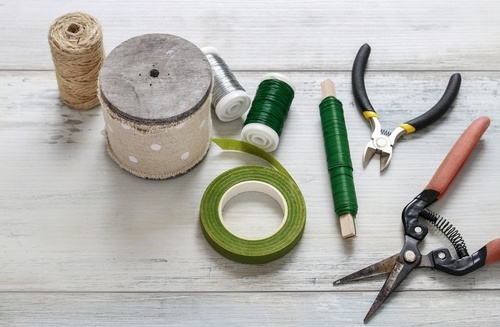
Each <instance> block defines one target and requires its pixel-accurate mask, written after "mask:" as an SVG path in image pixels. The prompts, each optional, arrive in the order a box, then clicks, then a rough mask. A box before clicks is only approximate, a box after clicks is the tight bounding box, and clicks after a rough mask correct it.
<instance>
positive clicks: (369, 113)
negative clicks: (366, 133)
mask: <svg viewBox="0 0 500 327" xmlns="http://www.w3.org/2000/svg"><path fill="white" fill-rule="evenodd" d="M363 116H365V119H367V120H368V119H370V118H372V117H375V118H378V115H377V113H376V112H375V111H370V110H365V111H363Z"/></svg>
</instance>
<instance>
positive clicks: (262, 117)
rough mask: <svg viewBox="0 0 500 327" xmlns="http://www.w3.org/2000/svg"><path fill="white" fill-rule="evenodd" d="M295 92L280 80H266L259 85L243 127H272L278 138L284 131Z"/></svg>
mask: <svg viewBox="0 0 500 327" xmlns="http://www.w3.org/2000/svg"><path fill="white" fill-rule="evenodd" d="M294 93H295V92H294V91H293V88H292V87H291V86H290V85H288V84H287V83H285V82H283V81H281V80H278V79H272V78H271V79H265V80H264V81H262V82H261V83H260V84H259V87H258V89H257V92H256V94H255V98H254V100H253V102H252V106H251V107H250V111H249V112H248V114H247V118H246V120H245V122H244V123H243V126H245V125H248V124H252V123H257V124H262V125H265V126H268V127H270V128H271V129H273V130H274V131H275V132H276V134H278V136H280V135H281V132H282V131H283V126H284V125H285V121H286V118H287V116H288V111H289V110H290V106H291V105H292V101H293V97H294V95H295V94H294Z"/></svg>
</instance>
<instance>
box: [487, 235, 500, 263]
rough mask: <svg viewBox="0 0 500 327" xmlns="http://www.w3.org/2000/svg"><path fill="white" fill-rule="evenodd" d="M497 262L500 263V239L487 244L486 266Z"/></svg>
mask: <svg viewBox="0 0 500 327" xmlns="http://www.w3.org/2000/svg"><path fill="white" fill-rule="evenodd" d="M497 261H500V238H497V239H496V240H493V241H489V242H488V244H486V264H487V265H489V264H491V263H495V262H497Z"/></svg>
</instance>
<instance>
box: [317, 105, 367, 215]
mask: <svg viewBox="0 0 500 327" xmlns="http://www.w3.org/2000/svg"><path fill="white" fill-rule="evenodd" d="M319 110H320V116H321V125H322V128H323V139H324V143H325V151H326V160H327V164H328V173H329V174H330V182H331V187H332V195H333V202H334V206H335V213H336V214H337V216H339V217H340V216H342V215H344V214H347V213H350V214H352V215H353V216H356V214H357V212H358V203H357V199H356V190H355V188H354V178H353V168H352V161H351V153H350V151H349V140H348V137H347V128H346V125H345V119H344V110H343V108H342V102H340V101H339V100H338V99H337V98H335V97H334V96H328V97H326V98H324V99H323V101H321V103H320V105H319Z"/></svg>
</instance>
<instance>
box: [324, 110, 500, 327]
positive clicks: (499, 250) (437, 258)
mask: <svg viewBox="0 0 500 327" xmlns="http://www.w3.org/2000/svg"><path fill="white" fill-rule="evenodd" d="M489 124H490V119H489V118H488V117H480V118H478V119H476V120H475V121H474V122H473V123H472V124H471V125H470V126H469V127H468V128H467V129H466V130H465V132H464V133H463V134H462V136H461V137H460V138H459V139H458V140H457V142H456V143H455V145H454V146H453V148H452V149H451V150H450V152H449V153H448V155H447V156H446V158H445V159H444V161H443V162H442V163H441V165H440V166H439V168H438V169H437V171H436V173H435V174H434V176H433V177H432V179H431V180H430V182H429V184H428V185H427V186H426V187H425V189H424V190H423V191H422V192H421V193H420V194H419V195H417V196H416V197H415V198H414V199H413V200H412V201H411V202H410V203H408V204H407V205H406V207H405V208H404V209H403V212H402V220H403V226H404V245H403V248H402V249H401V252H399V253H398V254H395V255H393V256H391V257H389V258H387V259H384V260H382V261H380V262H377V263H375V264H373V265H371V266H368V267H366V268H364V269H361V270H359V271H357V272H355V273H353V274H350V275H348V276H346V277H343V278H341V279H339V280H337V281H335V282H334V285H336V284H341V283H345V282H350V281H354V280H359V279H363V278H367V277H372V276H376V275H381V274H389V277H388V278H387V280H386V281H385V284H384V286H383V287H382V289H381V290H380V292H379V293H378V296H377V298H376V299H375V301H374V302H373V305H372V306H371V308H370V310H369V311H368V313H367V315H366V317H365V321H366V320H368V319H369V318H370V317H371V316H372V315H373V314H374V313H375V312H376V311H377V310H378V308H379V307H380V306H381V305H382V303H384V301H385V300H386V299H387V298H388V297H389V295H391V294H392V292H393V291H394V290H395V289H396V288H397V287H398V286H399V285H400V284H401V282H402V281H403V280H404V279H405V278H406V277H407V276H408V275H409V274H410V272H411V271H412V270H413V269H415V268H433V269H437V270H440V271H443V272H445V273H447V274H451V275H457V276H461V275H465V274H468V273H470V272H473V271H474V270H476V269H478V268H481V267H483V266H484V265H485V264H491V263H493V262H496V261H500V238H498V239H496V240H493V241H490V242H489V243H488V244H486V245H485V246H484V247H483V248H481V249H480V250H478V251H477V252H475V253H473V254H472V255H469V254H468V252H467V247H466V245H465V242H464V240H463V238H462V236H461V234H460V233H459V232H458V231H457V230H456V228H455V227H453V225H451V224H450V223H449V222H447V221H446V220H445V219H444V218H442V217H440V216H439V215H437V214H436V213H434V212H433V211H431V210H430V209H428V208H427V207H428V206H430V205H431V204H433V203H434V202H436V201H437V200H439V199H441V198H442V197H443V196H444V194H445V193H446V191H447V189H448V187H449V186H450V184H451V182H452V181H453V179H454V178H455V176H456V175H457V173H458V172H459V170H460V168H461V167H462V166H463V165H464V163H465V161H466V160H467V158H468V157H469V155H470V154H471V152H472V150H474V147H475V146H476V144H477V143H478V142H479V139H480V138H481V136H482V135H483V133H484V132H485V131H486V129H487V128H488V126H489ZM420 218H423V219H425V220H427V221H429V222H430V223H431V224H432V225H434V226H435V227H437V228H438V229H439V230H440V231H441V232H443V233H444V235H445V236H446V237H447V238H448V239H449V240H450V242H451V243H452V245H453V247H454V248H455V251H456V252H457V256H458V258H454V257H453V256H452V255H451V253H450V251H449V250H448V249H447V248H440V249H436V250H434V251H431V252H430V253H428V254H425V255H424V254H421V253H420V250H419V248H418V245H419V243H420V242H422V241H423V239H424V238H425V236H426V235H427V232H428V228H427V227H426V225H425V224H423V223H422V222H421V221H420Z"/></svg>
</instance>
